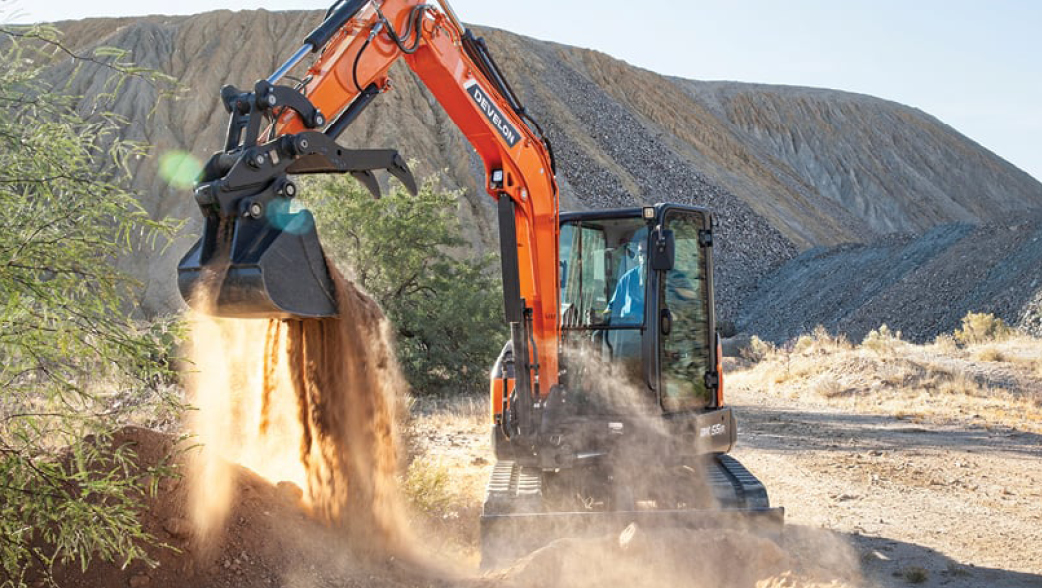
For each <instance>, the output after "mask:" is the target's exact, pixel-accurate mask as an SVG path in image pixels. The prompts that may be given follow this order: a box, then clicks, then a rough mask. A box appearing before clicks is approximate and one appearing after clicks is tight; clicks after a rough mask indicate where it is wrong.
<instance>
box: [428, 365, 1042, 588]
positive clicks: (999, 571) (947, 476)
mask: <svg viewBox="0 0 1042 588" xmlns="http://www.w3.org/2000/svg"><path fill="white" fill-rule="evenodd" d="M736 379H737V378H735V379H732V385H731V386H730V387H729V389H728V395H729V399H730V403H731V404H732V406H734V407H735V409H736V411H737V414H738V419H739V442H738V447H737V448H736V450H735V451H734V452H733V453H734V455H735V456H736V457H738V458H739V459H740V460H741V461H742V462H743V463H744V464H745V465H746V466H747V467H749V469H751V470H752V471H753V472H754V473H755V474H756V475H757V476H758V477H759V478H760V479H761V480H762V481H763V482H764V483H765V484H766V486H767V488H768V491H769V493H770V496H771V501H772V503H773V504H775V505H780V506H784V507H785V509H786V524H787V535H788V538H789V541H790V543H791V544H790V545H788V546H787V547H788V548H793V549H800V548H801V546H800V545H799V544H800V543H805V540H806V537H807V536H808V534H810V535H812V536H815V537H817V539H816V540H817V541H820V538H821V536H822V534H825V535H828V536H830V537H831V538H834V539H835V540H836V542H837V543H839V544H846V545H847V546H849V547H850V548H851V549H852V550H853V552H854V554H855V556H856V558H857V560H858V563H857V565H858V566H860V568H861V574H862V575H863V577H864V579H863V583H864V584H865V585H867V586H878V587H892V586H908V585H921V586H946V587H952V588H960V587H970V586H998V587H1010V588H1013V587H1016V588H1026V587H1029V586H1030V587H1042V435H1038V434H1036V433H1031V432H1023V431H1019V430H1016V429H1013V428H1008V427H1002V426H994V425H990V426H989V425H988V424H986V423H985V422H983V421H982V420H981V419H979V418H976V419H974V418H962V417H956V418H943V419H941V418H936V419H934V418H930V417H923V416H922V415H917V416H916V417H914V418H908V417H903V418H898V417H895V416H892V414H887V413H884V412H870V411H866V409H865V408H864V407H860V408H859V409H857V410H856V409H855V407H854V405H853V403H849V404H848V405H846V406H844V405H843V403H838V404H837V403H836V402H831V403H827V402H825V401H823V400H816V399H814V398H809V397H798V398H790V397H788V395H785V394H768V393H764V392H762V391H760V390H752V389H743V388H742V387H740V386H738V385H735V384H734V383H733V382H734V380H736ZM472 404H473V403H472ZM483 417H484V414H483V412H482V411H481V410H480V408H475V407H474V406H473V405H472V406H470V407H469V408H464V409H463V410H460V409H459V405H457V406H456V408H455V409H446V408H444V407H442V408H440V409H436V410H432V411H429V413H428V414H426V415H421V416H419V417H418V418H417V419H416V420H415V421H414V423H413V427H412V429H413V431H414V433H415V436H414V441H415V443H416V447H415V449H416V451H417V452H418V455H419V458H420V459H423V460H426V461H427V462H428V463H433V464H438V465H437V467H441V468H445V469H446V470H447V471H450V472H452V473H453V487H454V488H455V491H456V492H458V494H457V503H458V505H459V507H458V508H450V509H448V512H447V514H445V515H443V516H442V518H443V519H444V520H446V521H452V524H453V525H454V527H453V528H452V529H451V530H452V531H453V533H452V534H453V535H455V536H457V537H460V538H461V543H463V545H460V547H459V549H460V552H462V553H463V554H464V555H465V557H468V558H469V561H471V562H475V563H476V553H475V552H474V551H473V550H472V549H470V550H468V547H467V546H466V545H465V544H466V543H467V541H468V540H473V539H475V538H476V537H477V527H476V524H473V523H472V522H473V517H474V516H475V515H476V514H478V513H479V512H480V510H479V509H477V508H475V506H474V504H479V501H480V496H481V491H482V486H483V484H484V477H485V475H487V471H488V468H489V467H490V464H489V460H490V457H489V455H488V453H487V437H486V433H485V428H484V418H483ZM468 501H478V502H471V504H470V505H469V506H468V505H467V502H468ZM447 524H448V523H447ZM803 547H805V545H804V546H803ZM846 581H849V579H846Z"/></svg>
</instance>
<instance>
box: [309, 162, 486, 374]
mask: <svg viewBox="0 0 1042 588" xmlns="http://www.w3.org/2000/svg"><path fill="white" fill-rule="evenodd" d="M307 193H308V203H309V205H310V207H311V208H312V209H313V210H314V213H315V217H316V219H317V221H316V222H317V223H318V229H319V234H320V235H321V237H322V240H323V242H324V243H325V247H326V250H327V251H328V252H330V254H331V255H332V257H333V258H334V259H335V260H336V261H337V262H338V263H339V264H343V266H344V267H345V269H346V273H347V274H348V275H349V276H350V277H351V278H352V279H353V280H354V281H355V283H356V284H358V285H359V286H361V287H362V288H363V289H364V290H365V291H366V292H368V293H369V295H370V296H372V297H373V298H374V299H375V300H376V301H377V302H379V303H380V305H381V306H382V307H383V309H384V312H386V313H387V316H388V318H389V319H390V321H391V324H392V325H393V327H394V331H395V333H396V334H397V343H398V356H399V360H400V362H401V364H402V367H403V368H404V370H405V375H406V377H407V378H408V380H409V383H410V384H412V386H413V388H414V390H415V391H417V392H419V393H465V392H474V391H478V390H481V389H484V387H485V386H487V383H488V370H489V368H490V367H491V365H492V363H493V362H494V361H495V359H496V355H497V354H498V353H499V350H500V349H501V348H502V343H503V341H505V340H506V336H507V335H506V330H505V327H504V326H503V317H502V302H501V301H502V295H501V294H500V292H501V291H502V290H501V287H500V285H499V280H498V277H494V275H493V274H492V272H491V269H492V267H493V261H494V258H493V257H491V256H484V257H480V258H476V259H470V258H455V257H453V256H452V255H451V254H450V251H451V250H452V249H453V248H461V247H463V246H464V245H465V242H464V241H463V239H462V238H461V236H460V227H459V220H458V218H457V216H456V210H457V207H458V200H459V196H458V194H456V193H453V192H447V191H444V190H439V189H438V188H437V184H436V182H435V181H434V180H433V179H431V180H429V181H427V182H425V183H424V184H423V186H422V187H421V189H420V193H419V194H418V195H416V196H412V195H410V194H409V193H408V192H407V191H406V190H405V189H404V188H403V187H401V186H395V187H394V188H393V189H392V190H391V191H390V194H384V196H383V197H382V198H380V199H379V200H374V199H373V197H372V196H371V195H370V194H369V192H368V191H367V190H366V189H365V188H364V187H362V186H361V185H360V184H359V183H358V182H356V181H354V180H353V179H351V178H346V177H332V176H326V177H322V178H318V179H316V180H315V181H313V183H311V185H310V186H309V187H308V189H307Z"/></svg>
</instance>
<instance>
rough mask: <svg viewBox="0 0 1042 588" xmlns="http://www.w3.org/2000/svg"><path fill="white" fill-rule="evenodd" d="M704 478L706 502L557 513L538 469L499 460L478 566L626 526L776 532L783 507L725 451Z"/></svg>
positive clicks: (710, 464) (498, 564) (769, 534)
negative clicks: (773, 502) (709, 495)
mask: <svg viewBox="0 0 1042 588" xmlns="http://www.w3.org/2000/svg"><path fill="white" fill-rule="evenodd" d="M703 475H704V482H705V483H706V484H707V485H708V488H709V490H710V491H711V492H712V495H713V501H712V503H713V505H714V506H713V507H701V508H681V509H676V508H671V509H650V510H640V509H627V510H603V511H579V512H574V511H560V510H554V508H553V507H552V506H551V504H552V502H553V501H547V500H546V499H545V498H544V496H543V482H542V474H541V473H540V472H539V470H538V469H535V468H528V467H523V466H519V465H517V464H516V463H514V462H509V461H500V462H498V463H497V464H496V466H495V469H494V470H493V472H492V475H491V478H490V479H489V488H488V493H487V495H486V499H485V505H484V509H483V513H482V515H481V567H482V568H484V569H495V568H500V567H503V566H507V565H509V564H511V563H513V562H514V561H515V560H517V559H518V558H520V557H523V556H525V555H527V554H529V553H531V552H533V551H535V550H537V549H539V548H541V547H545V546H546V545H549V544H550V543H551V542H553V541H555V540H557V539H565V538H593V537H604V536H608V535H619V534H620V533H621V532H622V531H623V530H624V529H626V528H627V527H628V526H629V525H631V524H636V525H637V526H638V527H640V528H642V529H645V530H652V531H654V530H664V529H686V530H698V529H733V530H741V531H746V532H750V533H753V534H756V535H761V536H767V537H774V538H776V537H778V536H780V535H781V534H782V531H783V527H784V522H785V521H784V519H785V510H784V509H783V508H780V507H773V508H772V507H771V506H770V502H769V500H768V497H767V491H766V489H765V488H764V487H763V484H761V483H760V481H759V480H758V479H756V477H755V476H753V474H752V473H750V472H749V471H748V470H747V469H745V467H744V466H742V464H741V463H739V462H738V461H737V460H735V459H734V458H732V457H730V456H728V455H714V456H712V457H711V459H710V461H709V462H707V464H706V468H705V472H704V474H703Z"/></svg>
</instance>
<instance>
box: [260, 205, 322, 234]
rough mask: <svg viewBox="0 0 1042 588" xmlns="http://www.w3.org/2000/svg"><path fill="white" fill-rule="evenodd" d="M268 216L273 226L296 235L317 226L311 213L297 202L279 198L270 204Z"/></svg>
mask: <svg viewBox="0 0 1042 588" xmlns="http://www.w3.org/2000/svg"><path fill="white" fill-rule="evenodd" d="M266 214H267V217H268V222H269V223H271V226H273V227H275V228H277V229H280V230H282V231H286V232H287V233H292V234H294V235H301V234H303V233H305V232H307V231H309V230H311V228H312V227H314V226H315V217H313V216H311V211H309V210H308V209H306V208H304V207H303V206H301V205H300V203H298V202H297V201H296V200H286V199H284V198H277V199H275V200H274V201H273V202H271V203H270V204H268V208H267V213H266Z"/></svg>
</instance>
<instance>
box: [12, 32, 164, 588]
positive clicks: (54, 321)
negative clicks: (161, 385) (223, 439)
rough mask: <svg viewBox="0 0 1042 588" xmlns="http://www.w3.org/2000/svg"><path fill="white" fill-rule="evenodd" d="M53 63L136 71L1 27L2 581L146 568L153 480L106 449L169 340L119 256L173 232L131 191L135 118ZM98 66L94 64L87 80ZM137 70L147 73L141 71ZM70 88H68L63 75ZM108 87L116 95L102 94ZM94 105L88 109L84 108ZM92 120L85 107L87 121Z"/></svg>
mask: <svg viewBox="0 0 1042 588" xmlns="http://www.w3.org/2000/svg"><path fill="white" fill-rule="evenodd" d="M55 55H61V56H66V57H68V56H71V59H72V61H73V62H76V63H80V64H81V66H82V68H81V69H74V71H73V72H72V74H71V75H70V76H65V77H63V78H62V80H61V81H68V80H69V79H71V78H75V77H76V76H77V75H90V76H93V78H92V79H94V80H96V81H97V82H98V84H97V87H102V86H105V84H104V83H103V81H104V80H105V79H110V80H112V81H113V84H115V85H117V86H118V84H119V82H120V81H121V80H125V79H126V77H127V76H129V75H138V74H139V73H140V70H137V69H136V68H134V67H132V66H131V65H129V64H128V63H126V62H125V61H123V60H122V57H121V55H120V54H119V53H118V52H114V51H101V50H99V51H96V52H94V53H93V54H91V55H89V56H86V57H79V56H76V55H75V54H73V53H72V52H69V51H65V50H64V48H62V47H61V45H60V38H59V37H58V35H57V33H56V32H54V31H53V30H50V29H46V28H27V27H6V28H5V27H0V210H3V214H2V215H0V268H2V269H0V300H2V304H3V306H2V310H0V333H2V336H0V586H3V587H5V588H7V587H12V586H13V587H20V586H24V584H25V580H26V573H27V571H28V570H29V569H30V567H35V568H36V572H37V573H39V574H42V575H43V578H42V579H41V582H44V583H46V582H47V580H48V579H49V575H50V570H51V569H52V567H53V566H54V565H56V564H61V563H67V564H73V565H76V564H78V565H79V566H81V567H84V568H85V567H86V566H88V565H89V564H90V562H91V561H92V560H93V559H95V558H100V559H103V560H105V561H110V562H113V563H115V564H117V565H125V564H127V563H128V562H130V561H133V560H135V559H147V557H148V554H147V552H146V550H145V547H146V545H147V543H148V542H149V541H150V540H151V539H150V537H149V536H148V534H147V533H146V531H145V529H144V528H143V527H142V526H141V523H140V521H139V520H138V517H137V513H138V511H139V509H140V500H141V496H142V491H143V490H144V488H143V484H144V480H146V479H147V477H148V472H140V471H138V470H137V469H136V468H135V467H134V466H133V461H134V456H133V454H132V452H131V451H129V450H128V449H127V448H125V447H123V448H117V449H116V450H115V451H113V450H112V447H111V443H110V441H111V439H112V438H113V433H114V429H115V428H116V427H118V426H119V425H118V423H120V422H121V421H122V420H124V419H125V418H127V414H128V411H131V410H141V409H142V406H141V399H142V398H155V399H157V400H159V401H160V402H164V401H168V402H173V400H174V397H173V396H166V397H156V396H154V395H151V396H150V395H149V393H148V392H147V390H148V388H150V387H154V386H155V383H156V382H157V381H163V380H165V379H167V378H168V377H169V373H170V368H171V366H170V363H171V361H170V357H169V354H170V348H172V345H171V344H170V341H169V340H168V338H167V335H168V334H169V331H168V330H167V329H166V328H165V327H163V328H158V329H141V328H138V326H137V325H136V324H135V323H134V321H132V320H131V318H130V316H129V312H128V310H127V309H126V307H125V303H124V301H125V300H127V299H129V297H130V295H131V292H132V291H133V288H134V286H135V284H134V282H133V281H132V280H131V279H130V278H129V277H128V276H126V275H124V274H122V273H120V272H119V271H117V270H116V269H115V268H114V267H113V265H112V260H113V259H115V258H118V257H120V256H122V255H125V254H126V253H127V252H128V251H129V249H130V248H131V243H141V242H143V243H147V242H148V241H149V240H150V238H154V237H157V236H159V235H162V234H168V233H169V232H170V230H171V228H172V227H171V226H170V225H168V224H166V223H157V222H154V221H152V220H150V219H149V217H148V215H147V214H146V213H145V211H143V210H142V209H141V207H140V205H139V204H138V197H137V195H136V194H135V193H133V192H132V191H131V189H130V188H129V186H130V180H131V178H130V173H129V168H128V162H129V161H131V160H133V159H134V158H137V157H140V156H143V155H144V153H143V150H142V148H141V147H140V146H138V145H135V144H131V143H128V142H127V141H124V140H122V139H121V138H120V136H121V132H122V130H123V129H124V128H125V126H126V122H125V121H123V120H121V119H119V118H117V117H115V116H112V115H106V114H104V112H105V110H106V108H107V107H108V103H107V102H106V100H108V99H111V98H112V94H108V95H107V96H105V95H102V96H101V97H98V98H96V99H94V100H91V101H89V102H90V103H89V104H87V102H85V101H83V99H81V98H80V97H75V96H68V95H65V94H64V93H63V91H62V90H63V88H62V87H61V86H60V85H59V86H56V85H54V84H53V83H47V82H45V81H44V80H45V79H46V76H45V74H44V72H43V71H42V70H41V69H39V67H37V65H35V64H37V63H47V62H49V61H48V60H50V59H51V58H53V57H54V56H55ZM86 68H90V71H86ZM134 72H138V73H134ZM59 83H60V82H59ZM107 89H108V90H114V86H108V88H107ZM85 105H86V107H85ZM84 112H89V114H83V113H84Z"/></svg>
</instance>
